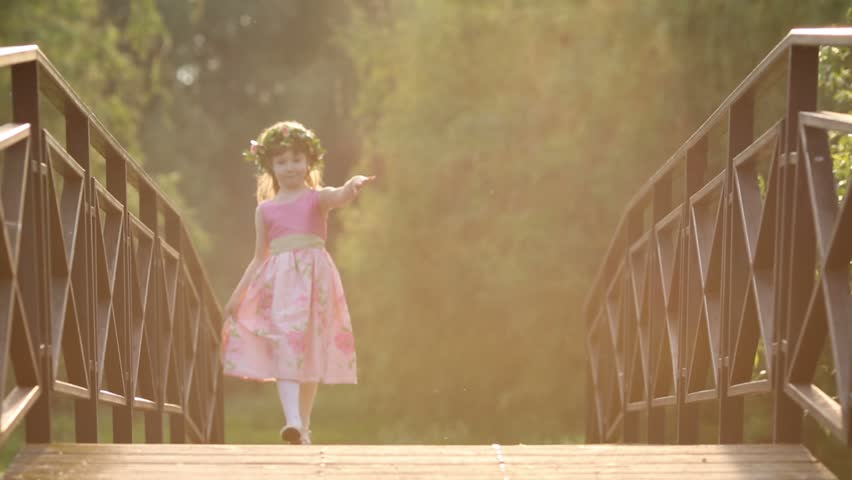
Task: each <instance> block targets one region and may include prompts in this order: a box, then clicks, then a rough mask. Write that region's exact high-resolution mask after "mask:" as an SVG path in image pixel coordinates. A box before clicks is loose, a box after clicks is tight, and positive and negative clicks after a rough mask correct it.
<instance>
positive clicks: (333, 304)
mask: <svg viewBox="0 0 852 480" xmlns="http://www.w3.org/2000/svg"><path fill="white" fill-rule="evenodd" d="M318 200H319V192H318V191H316V190H308V191H307V192H305V193H303V194H301V195H299V196H298V197H297V198H295V199H294V200H291V201H289V202H286V203H280V202H277V201H271V200H268V201H266V202H263V203H262V204H261V205H260V212H261V216H262V217H263V222H264V225H265V227H266V234H267V246H268V247H269V253H270V254H269V256H268V257H266V259H265V260H264V262H263V263H262V264H261V266H260V267H259V268H258V270H257V272H256V274H255V276H254V278H253V279H251V281H250V283H249V284H248V286H247V287H246V289H245V291H244V293H243V296H242V299H241V301H240V305H239V307H238V308H237V311H236V313H235V314H234V315H233V316H229V317H228V318H226V319H225V323H224V325H223V328H222V337H223V341H222V353H223V361H224V373H225V375H230V376H235V377H242V378H246V379H252V380H261V381H273V380H293V381H297V382H320V383H329V384H330V383H357V376H356V363H355V340H354V337H353V335H352V323H351V320H350V318H349V309H348V308H347V306H346V296H345V295H344V293H343V285H342V284H341V282H340V274H339V273H338V272H337V268H336V267H335V265H334V262H333V261H332V259H331V256H330V255H329V254H328V252H327V251H326V249H325V247H324V243H323V242H324V241H325V238H326V216H327V213H326V212H325V211H324V210H323V209H322V208H321V207H320V205H319V203H318Z"/></svg>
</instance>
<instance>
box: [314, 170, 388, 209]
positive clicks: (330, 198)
mask: <svg viewBox="0 0 852 480" xmlns="http://www.w3.org/2000/svg"><path fill="white" fill-rule="evenodd" d="M375 179H376V177H375V175H374V176H371V177H365V176H364V175H355V176H354V177H352V178H350V179H349V180H347V181H346V183H345V184H343V186H342V187H325V188H323V189H322V190H320V191H319V194H320V197H319V201H320V204H321V205H322V206H323V208H325V209H326V210H331V209H332V208H337V207H342V206H344V205H347V204H349V203H350V202H351V201H352V200H354V199H355V197H357V196H358V194H359V193H361V189H362V188H364V187H365V186H366V185H369V184H370V183H372V182H373V181H374V180H375Z"/></svg>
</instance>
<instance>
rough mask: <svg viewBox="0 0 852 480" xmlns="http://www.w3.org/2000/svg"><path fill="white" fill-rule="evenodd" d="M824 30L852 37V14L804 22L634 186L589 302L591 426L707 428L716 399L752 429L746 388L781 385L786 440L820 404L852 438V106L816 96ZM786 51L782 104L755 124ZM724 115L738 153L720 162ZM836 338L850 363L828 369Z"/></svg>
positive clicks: (680, 437) (683, 438) (615, 431)
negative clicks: (839, 109) (821, 365)
mask: <svg viewBox="0 0 852 480" xmlns="http://www.w3.org/2000/svg"><path fill="white" fill-rule="evenodd" d="M821 46H843V47H848V46H852V28H827V29H794V30H792V31H790V33H789V34H788V35H787V36H785V37H784V39H783V40H782V41H781V42H780V43H778V45H776V46H775V47H774V48H773V49H772V50H771V51H770V52H769V54H768V55H767V56H766V57H765V58H764V59H763V60H762V61H761V62H760V63H759V64H758V65H757V67H756V68H755V69H754V70H753V71H752V72H751V73H750V74H749V75H748V76H746V78H745V79H744V80H743V81H742V82H741V83H740V84H739V85H738V86H737V87H736V88H735V89H734V90H733V91H732V92H731V94H730V95H728V97H727V98H726V99H725V100H724V101H723V102H722V103H721V105H720V106H719V107H718V108H717V109H716V110H715V111H714V112H713V113H712V114H711V115H710V117H709V118H708V119H707V120H706V121H705V122H704V123H703V124H702V125H701V126H700V127H699V128H698V129H697V130H696V131H695V132H694V133H693V134H691V135H690V136H689V138H688V139H687V140H686V142H684V144H683V145H681V146H680V147H679V148H678V149H677V150H676V151H675V153H674V154H673V155H672V156H671V157H670V158H669V159H668V160H667V161H666V162H664V164H663V166H662V167H660V168H659V169H658V170H657V171H656V172H655V173H654V174H653V175H652V176H651V177H650V178H649V179H648V180H647V181H646V182H645V183H643V184H642V185H641V186H640V188H639V189H638V191H637V193H636V194H634V196H633V197H632V198H631V200H630V201H629V202H628V204H627V206H626V208H625V210H624V213H623V214H622V216H621V218H620V220H619V223H618V227H617V228H616V231H615V233H614V235H613V237H612V239H611V241H610V243H609V245H608V247H607V250H606V253H605V256H604V259H603V261H602V264H601V267H600V268H599V270H598V272H597V274H596V276H595V279H594V281H593V283H592V287H591V289H590V291H589V294H588V296H587V298H586V301H585V304H584V307H583V311H584V316H585V320H586V325H587V330H588V332H587V338H586V348H587V350H588V359H589V363H590V365H589V370H588V375H587V379H588V382H587V384H588V388H589V391H590V392H589V393H590V395H589V399H590V403H589V405H588V408H589V410H590V411H589V415H588V416H587V418H588V419H589V422H588V424H587V431H586V433H587V438H588V440H589V441H590V442H606V441H625V442H636V441H643V440H644V441H648V442H650V443H656V442H664V441H675V442H679V443H694V442H697V441H698V418H699V415H698V414H697V412H698V410H697V409H698V408H699V405H706V404H707V402H713V403H714V404H716V405H717V406H716V407H715V408H716V410H717V411H716V414H717V415H718V422H717V427H718V432H717V433H718V437H717V440H718V441H719V442H720V443H739V442H742V441H743V439H744V432H743V428H744V411H743V405H744V403H743V399H744V398H745V397H750V396H755V395H768V396H769V397H770V398H771V399H772V402H771V403H772V405H773V407H772V410H771V411H770V412H764V413H766V414H768V415H769V416H770V417H771V421H770V425H771V429H772V432H771V435H772V438H773V441H775V442H782V443H789V442H801V441H802V424H803V416H804V415H803V414H804V412H805V411H808V412H810V413H811V416H812V417H813V418H814V419H815V420H816V421H818V422H819V423H821V424H822V425H823V426H824V427H825V428H827V429H828V430H829V431H831V432H832V434H833V435H834V436H835V438H836V439H837V440H839V441H840V442H841V443H842V444H843V445H846V446H850V445H852V425H850V423H852V413H850V406H852V397H851V396H850V384H852V361H850V358H852V329H850V328H849V327H848V321H849V318H852V300H850V292H849V284H848V282H849V276H850V275H852V272H850V271H849V268H850V267H849V257H850V253H852V252H850V250H852V247H849V245H852V214H850V212H852V200H850V197H852V195H847V196H846V198H845V199H844V200H842V203H838V201H837V194H836V186H835V178H834V174H833V172H832V162H831V152H830V148H829V141H830V140H829V132H830V131H831V132H839V133H845V134H852V115H848V114H845V113H836V112H817V111H816V107H817V105H816V101H817V75H818V66H819V63H818V58H819V57H818V55H819V47H821ZM778 67H783V73H784V74H785V75H786V82H787V90H786V96H785V98H784V99H783V102H784V103H783V104H780V105H779V104H776V105H774V106H775V107H780V108H776V110H777V111H780V112H782V113H781V114H779V117H778V118H776V119H771V120H772V121H771V122H770V124H769V126H768V127H766V126H761V127H760V128H765V130H761V131H755V126H754V124H755V122H754V120H755V108H756V104H757V103H758V102H766V101H768V100H762V99H758V97H757V95H758V93H759V92H760V91H761V88H763V87H764V85H762V84H761V82H763V81H764V80H766V78H767V75H768V72H770V71H773V72H775V71H777V70H778ZM723 120H726V121H727V124H722V122H723ZM764 120H765V119H764ZM720 126H721V127H722V128H724V129H726V130H727V140H728V143H727V145H726V147H725V157H726V158H725V164H724V166H723V167H722V169H721V171H709V170H708V168H707V167H708V138H709V137H710V135H711V131H713V130H714V129H715V128H718V127H720ZM826 160H828V161H826ZM676 168H678V169H680V168H682V169H683V171H684V175H683V176H682V177H677V178H675V177H674V175H673V173H674V172H675V169H676ZM673 192H678V193H681V194H683V195H682V197H679V199H678V202H680V203H677V202H675V201H674V199H673V195H672V194H673ZM646 211H647V213H648V215H647V216H646V215H645V213H646ZM648 219H650V222H649V221H648ZM823 344H827V345H828V346H829V348H831V349H832V351H833V352H834V356H833V358H834V363H835V365H834V366H835V369H836V373H835V374H834V375H833V376H832V377H831V378H830V379H827V380H825V381H827V382H828V384H821V385H818V384H817V379H816V378H815V367H816V365H817V362H818V359H819V355H820V352H821V349H822V346H823ZM758 358H763V359H764V361H765V363H766V365H765V367H764V370H765V371H764V372H757V374H755V372H753V370H752V369H753V365H754V363H755V360H756V359H758ZM755 375H758V376H755ZM821 381H822V380H820V382H821ZM825 389H828V390H832V391H836V395H835V396H834V397H832V396H831V394H828V393H827V390H825ZM701 408H706V407H701ZM640 413H642V414H644V415H645V416H646V417H645V418H646V420H647V423H646V426H645V428H644V429H641V428H640V426H639V416H638V415H639V414H640ZM666 421H673V422H674V424H675V426H676V428H675V429H674V432H675V433H674V435H675V438H673V439H666V438H665V437H666V433H665V430H666V429H665V428H664V427H665V422H666Z"/></svg>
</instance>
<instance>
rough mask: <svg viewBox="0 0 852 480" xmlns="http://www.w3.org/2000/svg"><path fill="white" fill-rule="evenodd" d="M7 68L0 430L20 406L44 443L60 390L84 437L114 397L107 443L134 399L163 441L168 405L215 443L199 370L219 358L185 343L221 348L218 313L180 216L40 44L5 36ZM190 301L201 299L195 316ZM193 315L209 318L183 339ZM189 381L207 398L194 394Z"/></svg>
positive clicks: (216, 417) (214, 373)
mask: <svg viewBox="0 0 852 480" xmlns="http://www.w3.org/2000/svg"><path fill="white" fill-rule="evenodd" d="M2 67H8V68H11V70H12V91H11V94H12V101H13V104H12V107H13V108H12V110H13V115H12V116H13V118H12V121H13V123H11V124H8V125H0V151H2V152H3V153H4V163H5V165H4V178H3V182H2V185H0V188H2V192H0V193H2V195H0V197H2V201H3V204H4V205H3V208H2V209H0V217H2V223H3V225H5V226H6V232H4V233H5V234H4V235H0V265H7V267H3V268H0V276H5V277H3V278H0V304H2V305H8V306H9V308H8V309H6V310H4V311H3V312H0V327H2V328H4V331H9V328H11V332H12V334H11V337H10V339H9V341H10V343H11V345H12V355H11V356H12V358H13V361H14V367H13V365H12V364H10V363H8V362H6V361H3V360H2V359H0V362H2V363H0V384H2V381H4V379H5V378H6V377H7V376H8V375H9V373H10V370H11V369H12V368H14V375H15V380H16V382H17V388H16V389H15V390H14V391H13V393H12V394H10V395H9V396H8V397H7V398H6V399H5V400H4V401H3V403H2V405H3V407H4V410H3V411H2V412H0V418H2V422H0V443H2V441H3V440H4V439H5V438H6V437H7V436H8V435H9V433H10V432H11V430H12V429H14V428H15V426H17V425H18V424H19V423H20V422H21V421H22V420H23V419H24V416H25V415H26V423H27V429H26V433H27V441H28V442H39V443H41V442H49V441H50V440H51V422H52V418H53V412H52V409H51V404H52V402H51V398H52V397H53V396H54V395H64V396H68V397H71V398H74V399H76V401H75V408H76V410H77V411H76V412H75V422H76V425H75V427H76V428H75V433H76V437H77V441H79V442H97V441H99V438H98V428H97V423H98V405H99V404H105V405H110V406H112V407H113V433H114V438H113V441H115V442H129V441H132V438H133V435H132V429H133V421H132V420H133V413H134V411H139V412H141V413H143V414H144V415H145V417H146V422H145V439H146V441H147V442H153V443H156V442H162V441H163V439H164V432H163V419H164V418H166V419H168V420H169V428H170V430H171V435H170V438H171V441H172V442H183V441H186V440H187V439H189V438H190V437H191V439H192V440H193V441H196V442H222V441H223V438H224V437H223V435H224V432H223V426H224V421H223V405H222V403H223V401H224V397H223V395H222V392H221V388H222V382H221V381H213V382H210V381H209V380H205V381H200V380H198V379H201V378H206V379H209V378H216V379H221V376H222V371H221V365H220V363H221V362H215V363H214V364H209V362H207V361H206V360H202V361H197V362H196V361H195V359H194V358H193V355H194V353H193V352H196V351H199V352H200V351H206V352H219V343H220V338H219V332H220V329H221V325H222V320H223V312H222V309H221V307H220V305H219V304H218V302H217V300H216V297H215V295H214V292H213V289H212V286H211V285H210V281H209V280H208V276H207V273H206V271H205V270H204V267H203V265H202V263H201V261H200V257H199V255H198V252H197V251H196V250H195V247H194V245H193V244H192V242H191V240H190V237H189V235H188V234H187V225H186V224H185V222H184V220H183V218H182V217H181V215H180V213H179V212H178V211H177V209H176V208H175V206H174V204H173V203H172V202H171V201H170V200H169V199H168V198H167V197H166V196H165V194H164V193H163V192H162V191H161V190H160V189H159V187H158V186H157V185H156V183H155V182H154V180H153V179H152V178H151V177H150V175H149V174H148V173H147V172H145V170H144V169H142V168H141V166H139V165H138V164H137V163H136V162H135V161H134V160H133V159H132V158H131V157H130V155H129V154H128V153H127V151H126V150H125V149H124V148H123V147H122V146H121V145H120V144H119V143H118V142H117V141H116V139H115V138H114V137H113V136H112V135H111V134H110V133H109V131H108V130H107V129H106V128H105V127H104V126H103V124H102V123H101V122H100V121H99V120H98V118H97V117H96V116H95V115H94V113H93V112H91V111H90V110H89V108H88V107H87V106H86V105H85V103H84V102H83V101H82V100H81V99H80V98H79V96H78V95H77V94H76V93H75V92H74V91H73V89H72V88H71V87H70V85H69V84H68V83H67V82H66V81H65V79H64V78H63V77H62V76H61V75H60V74H59V72H58V71H57V70H56V69H55V68H54V66H53V65H52V64H51V62H50V61H49V60H48V58H47V57H46V56H45V55H44V54H43V53H42V52H41V51H40V50H39V48H38V47H37V46H34V45H30V46H23V47H7V48H0V68H2ZM40 98H46V99H47V100H49V101H50V103H51V104H52V105H53V106H54V107H55V108H56V109H57V110H58V111H59V112H60V114H61V115H63V116H64V117H65V127H66V132H65V135H63V136H64V137H65V138H66V142H65V144H64V145H63V144H62V143H60V142H59V141H57V140H56V139H55V136H54V135H51V133H50V132H49V131H48V130H46V129H44V128H42V127H43V125H42V121H41V111H40V110H41V106H40V105H41V104H43V102H40ZM56 137H59V136H56ZM60 138H61V137H60ZM91 148H93V149H94V150H96V151H97V152H99V153H100V154H101V155H102V156H103V158H104V160H105V162H106V180H105V182H103V183H102V181H101V180H99V179H97V178H95V177H93V176H92V172H91V168H90V167H91V161H90V158H89V151H90V149H91ZM131 187H132V188H135V189H136V191H137V192H138V193H139V215H138V216H137V215H136V214H135V213H134V212H132V211H131V210H130V209H129V208H128V203H129V202H128V190H129V189H130V188H131ZM161 219H162V220H161ZM137 245H138V247H137ZM182 275H183V276H184V277H183V278H186V279H187V280H186V281H181V278H182V277H181V276H182ZM3 285H12V289H11V291H7V290H3ZM185 302H198V303H199V305H202V304H203V308H201V307H199V309H198V310H197V311H196V312H195V313H192V314H191V316H192V318H189V317H188V315H190V314H188V313H187V309H186V308H184V307H183V305H184V303H185ZM189 321H198V322H200V325H199V326H200V327H201V326H203V328H199V329H198V330H199V333H198V335H195V336H193V337H192V338H189V339H186V338H184V337H183V336H181V335H180V333H179V332H180V331H181V330H182V329H184V324H185V323H187V322H189ZM10 323H11V326H10V325H9V324H10ZM60 359H64V369H65V371H66V374H67V378H63V377H60V375H59V374H60V372H58V370H59V365H60ZM193 369H194V370H195V371H196V375H195V376H194V377H193V376H192V375H188V374H187V372H189V371H192V370H193ZM22 392H25V393H26V395H24V394H23V393H22ZM190 392H192V393H193V395H198V396H201V397H203V398H211V399H214V400H215V403H213V404H206V403H205V404H204V405H202V406H197V405H191V404H189V403H188V401H187V400H188V398H189V393H190ZM22 399H23V400H22ZM24 400H26V401H24ZM13 404H14V405H13ZM187 435H189V436H190V437H187Z"/></svg>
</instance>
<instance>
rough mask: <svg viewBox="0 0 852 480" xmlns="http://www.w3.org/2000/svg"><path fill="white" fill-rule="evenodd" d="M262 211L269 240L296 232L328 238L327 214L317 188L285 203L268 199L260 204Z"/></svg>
mask: <svg viewBox="0 0 852 480" xmlns="http://www.w3.org/2000/svg"><path fill="white" fill-rule="evenodd" d="M260 213H261V215H262V217H263V222H264V225H265V226H266V240H267V242H271V241H272V240H273V239H275V238H278V237H283V236H286V235H292V234H294V233H299V234H312V235H316V236H318V237H320V238H322V239H323V240H325V239H326V235H327V230H328V226H327V222H326V216H327V215H326V212H325V211H323V209H322V208H321V207H320V205H319V192H318V191H316V190H308V191H306V192H304V193H302V194H300V195H299V196H298V197H296V198H295V199H293V200H290V201H288V202H285V203H280V202H278V201H274V200H267V201H265V202H263V203H261V204H260Z"/></svg>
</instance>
